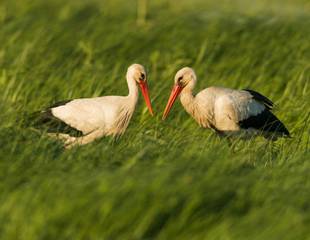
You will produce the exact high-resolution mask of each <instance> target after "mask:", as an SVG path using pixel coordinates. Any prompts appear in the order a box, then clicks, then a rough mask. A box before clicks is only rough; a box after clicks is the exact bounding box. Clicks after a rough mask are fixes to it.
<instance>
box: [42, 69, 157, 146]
mask: <svg viewBox="0 0 310 240" xmlns="http://www.w3.org/2000/svg"><path fill="white" fill-rule="evenodd" d="M141 77H143V79H141ZM127 84H128V89H129V93H128V95H127V96H104V97H96V98H81V99H75V100H70V101H65V102H61V103H57V104H55V105H53V106H51V107H50V108H48V109H45V110H43V111H41V112H40V113H39V114H40V116H39V120H38V121H37V123H38V124H37V125H40V126H41V125H45V126H46V125H49V128H48V129H47V131H48V133H49V135H50V136H52V137H56V138H58V139H61V140H63V141H64V142H65V146H66V147H67V148H70V147H72V146H74V145H83V144H87V143H89V142H92V141H93V140H95V139H97V138H101V137H103V136H108V135H113V136H115V135H121V134H123V133H124V132H125V130H126V128H127V126H128V124H129V121H130V119H131V117H132V114H133V112H134V110H135V107H136V104H137V101H138V95H139V92H138V85H140V87H141V90H142V93H143V96H144V98H145V101H146V103H147V106H148V108H149V110H150V112H151V114H153V112H152V108H151V104H150V99H149V95H148V88H147V83H146V73H145V70H144V68H143V66H141V65H139V64H133V65H132V66H130V67H129V68H128V71H127ZM55 125H57V126H61V127H62V129H60V128H57V129H55ZM51 126H52V127H51ZM70 131H76V132H78V133H79V135H80V136H72V134H69V132H70Z"/></svg>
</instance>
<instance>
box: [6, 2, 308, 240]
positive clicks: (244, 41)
mask: <svg viewBox="0 0 310 240" xmlns="http://www.w3.org/2000/svg"><path fill="white" fill-rule="evenodd" d="M142 2H144V1H141V3H142ZM145 2H147V4H146V9H143V10H141V11H142V12H143V11H144V13H141V12H140V14H142V15H139V13H138V12H137V10H138V8H139V6H138V5H137V4H138V1H121V0H115V1H114V0H113V1H99V0H92V1H88V2H85V1H80V0H78V1H73V0H69V1H60V0H55V1H52V0H49V1H39V0H36V1H28V0H18V1H4V2H2V3H0V39H1V40H0V42H1V45H0V111H1V113H0V114H1V115H0V116H1V117H0V119H1V121H0V137H1V147H0V156H1V158H0V178H1V181H0V191H1V195H0V239H31V240H33V239H53V240H54V239H75V240H76V239H154V238H156V239H186V240H187V239H238V240H239V239H307V238H309V236H310V235H309V234H310V231H309V214H310V210H309V202H310V194H309V189H310V181H309V180H308V175H309V171H310V161H309V159H310V154H309V130H310V129H309V121H310V119H309V116H310V115H309V104H310V101H309V76H310V55H309V47H310V45H309V39H310V28H309V26H310V15H309V12H310V11H309V4H308V3H307V1H289V0H287V1H277V0H273V1H271V2H270V1H254V2H253V1H251V2H249V1H242V0H238V1H235V2H234V3H232V2H230V1H211V0H210V1H202V0H201V1H200V0H194V1H179V2H178V3H176V2H175V1H168V0H160V1H145ZM142 7H143V6H142ZM143 8H144V7H143ZM138 11H139V10H138ZM139 16H140V18H141V19H142V20H141V19H140V20H139ZM142 22H143V23H142ZM134 62H138V63H141V64H143V65H145V66H146V68H147V70H148V72H149V87H150V90H151V98H152V101H153V106H154V110H155V112H156V116H155V117H153V118H152V117H151V116H150V115H149V114H148V112H147V109H146V107H145V105H144V103H143V101H142V100H141V99H140V100H139V104H138V107H137V109H136V111H135V114H134V117H133V119H132V121H131V122H130V125H129V128H128V129H127V131H126V133H125V134H124V136H123V137H122V138H120V139H117V140H113V139H110V138H103V139H100V140H98V141H96V142H94V143H92V144H89V145H86V146H83V147H79V148H74V149H72V150H70V151H64V150H63V148H62V146H61V144H60V143H58V142H56V141H54V140H52V139H49V138H48V137H47V136H45V135H44V134H40V133H38V132H36V131H33V130H32V129H25V128H24V127H22V126H21V125H20V122H21V121H20V120H21V119H22V117H23V116H24V114H26V113H29V112H33V111H36V110H38V109H40V108H43V107H45V106H47V105H49V104H50V103H53V102H55V101H59V100H64V99H70V98H75V97H92V96H100V95H125V94H127V86H126V81H125V72H126V69H127V67H128V65H130V64H131V63H134ZM185 65H189V66H192V67H193V68H194V69H195V70H196V72H197V75H198V86H197V91H199V90H200V89H203V88H205V87H207V86H210V85H218V86H224V87H233V88H239V89H241V88H252V89H255V90H257V91H259V92H261V93H263V94H264V95H266V96H268V97H270V98H271V99H272V100H273V101H274V102H275V104H276V109H275V113H276V115H277V116H278V117H279V118H280V119H281V120H282V121H283V122H284V123H285V125H286V126H287V127H288V129H289V130H290V131H291V134H292V139H281V140H279V141H278V142H276V143H268V142H266V141H265V140H264V139H261V138H258V139H255V140H252V141H249V142H241V141H238V142H236V143H235V147H236V149H237V151H235V152H233V151H232V150H231V148H230V147H229V145H228V144H227V142H226V141H225V139H220V138H218V137H217V136H215V135H214V133H212V131H210V130H203V129H201V128H199V127H198V125H197V124H196V123H195V121H194V120H193V119H191V118H190V117H189V116H188V115H187V114H186V112H185V111H184V109H183V108H182V106H181V105H180V103H177V104H176V105H175V106H174V108H173V109H172V112H171V115H169V118H168V119H167V120H166V121H164V122H163V121H162V120H161V114H162V111H163V109H164V105H165V103H166V101H167V98H168V95H169V92H170V89H171V86H172V84H173V77H174V74H175V72H176V71H177V70H178V69H179V68H181V67H183V66H185Z"/></svg>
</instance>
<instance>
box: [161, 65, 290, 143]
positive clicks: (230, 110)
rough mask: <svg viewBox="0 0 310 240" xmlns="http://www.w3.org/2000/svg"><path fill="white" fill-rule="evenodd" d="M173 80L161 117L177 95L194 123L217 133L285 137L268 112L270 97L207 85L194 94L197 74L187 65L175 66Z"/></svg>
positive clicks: (167, 111)
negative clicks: (175, 72) (207, 86)
mask: <svg viewBox="0 0 310 240" xmlns="http://www.w3.org/2000/svg"><path fill="white" fill-rule="evenodd" d="M174 82H175V85H174V87H173V89H172V92H171V94H170V97H169V100H168V103H167V105H166V108H165V111H164V114H163V119H165V118H166V117H167V116H168V114H169V112H170V109H171V107H172V105H173V103H174V102H175V100H176V98H177V97H178V95H180V100H181V103H182V105H183V107H184V108H185V110H186V111H187V112H188V113H189V114H190V115H191V116H192V117H193V118H194V119H195V120H196V121H197V122H198V124H199V125H200V126H202V127H204V128H211V129H214V130H215V131H216V132H217V133H218V134H220V135H224V136H239V137H241V138H249V137H252V136H257V135H262V136H264V137H265V138H267V139H270V140H276V139H277V138H278V137H282V136H287V137H289V131H288V130H287V129H286V127H285V126H284V124H283V123H282V122H281V121H280V120H279V119H278V118H277V117H276V116H275V115H274V114H273V113H272V112H271V109H272V107H273V103H272V101H270V100H269V99H268V98H266V97H265V96H263V95H261V94H260V93H258V92H255V91H253V90H248V89H244V90H234V89H229V88H222V87H209V88H206V89H204V90H202V91H201V92H199V93H198V94H197V95H196V96H194V95H193V89H194V87H195V85H196V82H197V77H196V74H195V72H194V70H193V69H191V68H189V67H185V68H182V69H181V70H179V71H178V72H177V74H176V75H175V80H174Z"/></svg>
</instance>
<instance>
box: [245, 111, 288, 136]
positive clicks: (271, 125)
mask: <svg viewBox="0 0 310 240" xmlns="http://www.w3.org/2000/svg"><path fill="white" fill-rule="evenodd" d="M239 126H240V127H241V128H243V129H248V128H254V129H257V130H261V131H263V132H267V133H276V134H280V135H283V136H290V133H289V131H288V130H287V128H286V127H285V126H284V124H283V123H282V122H281V121H280V120H279V119H278V118H277V117H276V116H275V115H274V114H273V113H272V112H270V111H269V109H267V108H266V109H265V110H264V111H263V112H261V113H260V114H258V115H256V116H251V117H249V118H247V119H244V120H242V121H240V122H239Z"/></svg>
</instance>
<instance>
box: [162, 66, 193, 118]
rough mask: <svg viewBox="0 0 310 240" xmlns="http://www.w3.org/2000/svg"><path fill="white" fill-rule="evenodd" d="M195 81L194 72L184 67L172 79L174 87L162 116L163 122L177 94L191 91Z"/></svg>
mask: <svg viewBox="0 0 310 240" xmlns="http://www.w3.org/2000/svg"><path fill="white" fill-rule="evenodd" d="M196 81H197V77H196V74H195V71H194V70H193V69H192V68H190V67H184V68H182V69H181V70H179V71H178V72H177V73H176V75H175V77H174V86H173V88H172V91H171V94H170V97H169V100H168V103H167V105H166V108H165V111H164V114H163V120H164V119H165V118H166V117H167V116H168V114H169V112H170V110H171V108H172V106H173V104H174V102H175V100H176V99H177V97H178V96H179V94H180V93H181V92H182V91H186V90H190V91H191V90H193V88H194V87H195V85H196Z"/></svg>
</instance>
